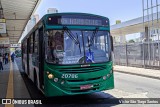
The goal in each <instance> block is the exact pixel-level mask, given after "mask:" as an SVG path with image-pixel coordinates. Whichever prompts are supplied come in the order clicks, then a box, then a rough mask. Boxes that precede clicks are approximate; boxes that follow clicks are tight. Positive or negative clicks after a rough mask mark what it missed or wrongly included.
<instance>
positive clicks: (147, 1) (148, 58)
mask: <svg viewBox="0 0 160 107" xmlns="http://www.w3.org/2000/svg"><path fill="white" fill-rule="evenodd" d="M147 18H148V21H147V22H148V37H147V38H148V59H149V60H148V65H150V42H149V39H150V23H149V4H148V0H147Z"/></svg>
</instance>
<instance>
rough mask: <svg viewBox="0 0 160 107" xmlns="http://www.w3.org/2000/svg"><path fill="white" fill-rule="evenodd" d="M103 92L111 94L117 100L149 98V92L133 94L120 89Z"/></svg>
mask: <svg viewBox="0 0 160 107" xmlns="http://www.w3.org/2000/svg"><path fill="white" fill-rule="evenodd" d="M103 92H104V93H107V94H110V95H112V96H113V97H116V98H148V97H147V94H148V92H142V93H131V92H127V91H124V90H120V89H112V90H106V91H103Z"/></svg>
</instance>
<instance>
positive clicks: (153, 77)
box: [114, 70, 160, 80]
mask: <svg viewBox="0 0 160 107" xmlns="http://www.w3.org/2000/svg"><path fill="white" fill-rule="evenodd" d="M114 72H119V73H124V74H131V75H136V76H141V77H147V78H152V79H158V80H160V77H155V76H150V75H144V74H138V73H131V72H125V71H118V70H114Z"/></svg>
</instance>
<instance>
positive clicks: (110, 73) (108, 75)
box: [103, 70, 113, 80]
mask: <svg viewBox="0 0 160 107" xmlns="http://www.w3.org/2000/svg"><path fill="white" fill-rule="evenodd" d="M112 73H113V70H111V71H110V72H109V74H107V76H103V80H106V79H107V78H109V77H110V76H111V75H112Z"/></svg>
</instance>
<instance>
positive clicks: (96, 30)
mask: <svg viewBox="0 0 160 107" xmlns="http://www.w3.org/2000/svg"><path fill="white" fill-rule="evenodd" d="M98 29H99V28H96V29H95V30H94V31H93V33H92V37H91V39H90V44H89V47H90V46H92V44H93V41H94V38H95V37H96V36H97V32H98Z"/></svg>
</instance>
